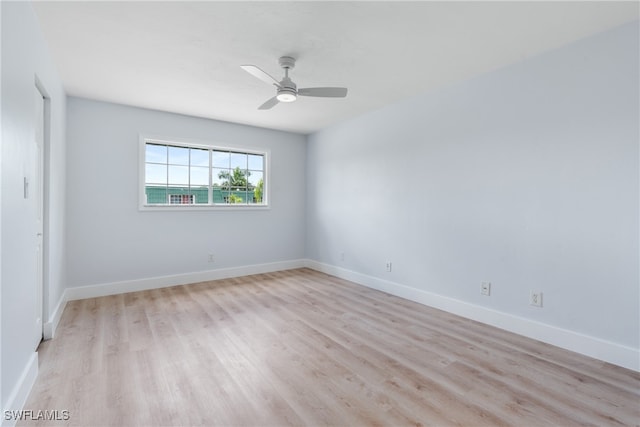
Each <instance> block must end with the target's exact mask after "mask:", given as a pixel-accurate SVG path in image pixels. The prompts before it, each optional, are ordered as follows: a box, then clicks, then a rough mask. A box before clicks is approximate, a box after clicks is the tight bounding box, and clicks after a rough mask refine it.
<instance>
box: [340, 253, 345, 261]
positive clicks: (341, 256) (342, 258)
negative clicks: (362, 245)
mask: <svg viewBox="0 0 640 427" xmlns="http://www.w3.org/2000/svg"><path fill="white" fill-rule="evenodd" d="M340 261H344V252H340Z"/></svg>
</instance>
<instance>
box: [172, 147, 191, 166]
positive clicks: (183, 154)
mask: <svg viewBox="0 0 640 427" xmlns="http://www.w3.org/2000/svg"><path fill="white" fill-rule="evenodd" d="M169 164H170V165H189V149H188V148H182V147H169Z"/></svg>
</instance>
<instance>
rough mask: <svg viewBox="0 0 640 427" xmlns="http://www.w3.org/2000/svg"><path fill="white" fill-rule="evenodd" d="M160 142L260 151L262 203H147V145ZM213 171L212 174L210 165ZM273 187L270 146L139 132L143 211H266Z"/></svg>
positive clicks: (244, 151)
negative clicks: (251, 145)
mask: <svg viewBox="0 0 640 427" xmlns="http://www.w3.org/2000/svg"><path fill="white" fill-rule="evenodd" d="M147 143H151V144H153V143H158V144H164V145H174V146H178V147H187V148H203V149H207V150H211V149H213V150H222V151H225V150H228V151H233V152H238V153H247V154H259V155H262V156H264V170H263V172H262V173H263V179H264V189H263V194H262V200H263V203H261V204H257V203H255V204H253V203H216V204H214V203H211V204H209V203H207V204H169V203H167V204H156V203H154V204H147V203H146V192H145V184H146V182H145V181H146V179H145V178H146V177H145V163H146V144H147ZM209 166H210V169H209V170H210V174H211V164H210V165H209ZM211 185H212V182H211V175H209V186H211ZM270 187H271V151H270V150H268V149H256V148H249V147H244V146H229V145H222V144H216V143H214V142H210V141H204V140H196V139H190V138H168V137H166V136H165V137H163V136H154V135H149V134H140V135H139V143H138V210H140V211H165V212H166V211H203V210H222V211H224V210H245V211H246V210H266V209H270V208H271V205H270V197H269V196H270V194H269V190H270Z"/></svg>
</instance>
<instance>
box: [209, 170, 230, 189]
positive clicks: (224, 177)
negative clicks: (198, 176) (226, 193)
mask: <svg viewBox="0 0 640 427" xmlns="http://www.w3.org/2000/svg"><path fill="white" fill-rule="evenodd" d="M230 176H231V173H230V172H229V169H213V185H215V186H218V187H225V188H227V187H229V178H230Z"/></svg>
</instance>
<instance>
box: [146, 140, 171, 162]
mask: <svg viewBox="0 0 640 427" xmlns="http://www.w3.org/2000/svg"><path fill="white" fill-rule="evenodd" d="M145 150H146V154H145V160H146V162H147V163H167V146H166V145H156V144H146V146H145Z"/></svg>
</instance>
